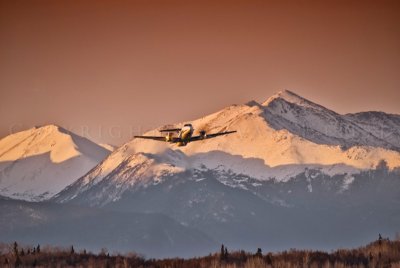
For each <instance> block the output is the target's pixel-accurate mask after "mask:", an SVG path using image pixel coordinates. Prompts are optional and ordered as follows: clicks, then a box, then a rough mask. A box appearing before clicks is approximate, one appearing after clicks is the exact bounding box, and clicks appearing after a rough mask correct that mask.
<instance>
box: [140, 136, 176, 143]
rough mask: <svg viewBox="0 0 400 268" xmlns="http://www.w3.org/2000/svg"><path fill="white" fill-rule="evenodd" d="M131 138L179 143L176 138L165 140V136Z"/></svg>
mask: <svg viewBox="0 0 400 268" xmlns="http://www.w3.org/2000/svg"><path fill="white" fill-rule="evenodd" d="M133 137H134V138H139V139H148V140H156V141H165V142H179V141H180V140H181V139H180V138H178V137H172V138H171V139H170V140H167V137H165V136H133Z"/></svg>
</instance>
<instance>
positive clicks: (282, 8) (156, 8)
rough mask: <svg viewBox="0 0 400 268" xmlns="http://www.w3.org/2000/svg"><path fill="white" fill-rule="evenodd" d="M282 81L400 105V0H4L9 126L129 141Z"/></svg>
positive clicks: (322, 99) (373, 105)
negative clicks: (61, 129) (60, 128)
mask: <svg viewBox="0 0 400 268" xmlns="http://www.w3.org/2000/svg"><path fill="white" fill-rule="evenodd" d="M282 88H287V89H290V90H292V91H294V92H296V93H298V94H299V95H302V96H304V97H306V98H308V99H310V100H312V101H315V102H317V103H319V104H322V105H324V106H326V107H328V108H331V109H333V110H335V111H337V112H340V113H347V112H356V111H365V110H381V111H385V112H389V113H398V114H400V1H363V0H360V1H350V0H343V1H333V0H324V1H322V0H321V1H301V0H293V1H283V0H279V1H266V0H263V1H248V0H246V1H244V0H243V1H234V0H229V1H215V0H212V1H206V0H199V1H195V0H184V1H172V0H159V1H157V0H142V1H111V0H110V1H98V0H97V1H77V0H76V1H75V0H57V1H55V0H49V1H35V0H26V1H18V0H9V1H3V0H0V137H2V136H4V135H7V134H8V133H10V131H17V130H21V129H26V128H29V127H32V126H34V125H42V124H47V123H56V124H59V125H61V126H64V127H66V128H68V129H70V130H73V131H75V132H77V133H79V134H84V135H86V136H88V137H89V138H92V139H93V140H95V141H100V142H109V143H112V144H120V143H121V142H123V141H125V140H128V139H129V137H130V136H131V135H132V134H137V133H138V132H142V131H144V130H148V129H149V128H153V127H157V126H159V125H163V124H167V123H173V122H179V121H184V120H190V119H195V118H197V117H199V116H202V115H205V114H209V113H211V112H215V111H217V110H219V109H221V108H223V107H225V106H227V105H230V104H233V103H244V102H247V101H249V100H252V99H254V100H256V101H260V102H262V101H263V100H265V99H267V98H268V97H269V96H270V95H272V94H273V93H274V92H276V91H277V90H279V89H282Z"/></svg>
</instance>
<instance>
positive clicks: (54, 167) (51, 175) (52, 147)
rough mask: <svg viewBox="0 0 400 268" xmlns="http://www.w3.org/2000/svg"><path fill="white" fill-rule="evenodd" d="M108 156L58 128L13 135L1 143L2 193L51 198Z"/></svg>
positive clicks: (0, 188)
mask: <svg viewBox="0 0 400 268" xmlns="http://www.w3.org/2000/svg"><path fill="white" fill-rule="evenodd" d="M108 154H109V151H108V150H106V149H104V148H103V147H101V146H99V145H97V144H95V143H93V142H91V141H89V140H88V139H85V138H82V137H80V136H78V135H76V134H74V133H72V132H69V131H67V130H65V129H63V128H61V127H58V126H55V125H47V126H43V127H38V128H32V129H29V130H26V131H21V132H18V133H15V134H11V135H9V136H6V137H4V138H3V139H1V140H0V194H1V195H4V196H8V197H12V198H17V199H25V200H41V199H46V198H49V197H51V196H52V195H53V194H54V193H57V192H58V191H60V190H61V189H63V188H64V187H65V186H67V185H69V184H70V183H72V182H73V181H74V180H76V178H79V177H80V176H82V175H84V174H85V173H86V172H88V171H89V170H90V169H91V168H93V167H94V166H95V165H96V164H98V163H99V162H100V161H101V160H103V159H104V158H105V157H106V156H107V155H108Z"/></svg>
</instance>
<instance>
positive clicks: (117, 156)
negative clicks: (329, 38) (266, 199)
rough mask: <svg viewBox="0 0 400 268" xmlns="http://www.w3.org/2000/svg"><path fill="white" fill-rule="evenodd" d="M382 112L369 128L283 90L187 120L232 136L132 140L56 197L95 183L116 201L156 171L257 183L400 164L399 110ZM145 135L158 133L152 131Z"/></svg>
mask: <svg viewBox="0 0 400 268" xmlns="http://www.w3.org/2000/svg"><path fill="white" fill-rule="evenodd" d="M383 115H384V116H385V118H389V119H387V120H391V121H390V122H392V124H391V125H384V124H382V123H381V122H380V123H377V124H375V125H374V128H372V127H366V124H367V123H364V121H362V119H361V118H360V116H357V115H340V114H337V113H335V112H333V111H331V110H329V109H326V108H324V107H323V106H320V105H318V104H315V103H313V102H311V101H308V100H306V99H304V98H302V97H300V96H298V95H296V94H294V93H292V92H290V91H287V90H284V91H280V92H278V93H277V94H275V95H274V96H272V97H270V98H269V99H268V100H267V101H265V102H264V103H262V104H259V103H257V102H255V101H252V102H250V103H247V104H243V105H232V106H229V107H227V108H225V109H223V110H221V111H219V112H216V113H213V114H211V115H208V116H205V117H203V118H200V119H197V120H194V121H192V122H191V123H192V124H193V126H194V128H195V129H196V130H197V131H200V130H206V131H207V132H210V133H214V132H219V131H224V130H237V131H238V132H237V133H235V134H231V135H228V136H225V137H218V138H214V139H208V140H203V141H199V142H193V143H190V144H188V145H187V146H186V147H176V146H175V145H172V146H171V145H167V144H164V143H161V142H157V141H152V140H141V139H133V140H131V141H129V142H128V143H126V144H124V145H123V146H121V147H120V148H118V149H116V150H115V151H114V152H113V153H112V154H110V155H109V156H108V157H107V158H106V159H105V160H104V161H103V162H102V163H100V164H99V165H98V166H96V167H95V168H94V169H93V170H91V172H89V173H88V174H86V175H85V176H83V177H82V178H80V179H79V180H77V181H76V182H75V183H74V184H72V185H71V186H70V187H69V188H67V189H66V190H65V191H63V192H62V193H60V194H59V195H58V197H57V200H59V201H67V200H70V199H73V198H75V197H76V196H78V195H80V194H83V195H84V192H85V191H86V190H89V189H90V188H91V187H93V186H94V185H96V184H98V183H105V182H107V183H108V184H111V185H118V190H115V192H112V193H110V192H108V191H103V192H102V193H98V194H97V195H96V198H97V199H98V201H94V203H96V204H104V202H105V203H107V202H112V201H115V200H117V199H119V198H120V197H121V196H122V194H123V193H124V191H125V190H126V189H129V188H132V187H135V186H137V185H145V184H147V183H148V184H152V183H158V181H159V178H160V177H161V175H165V174H170V175H171V176H173V175H174V174H177V173H180V172H184V171H185V170H193V169H211V170H220V171H226V172H227V171H229V172H231V173H233V174H244V175H246V176H249V177H252V178H254V179H257V180H259V181H266V180H270V179H274V180H277V181H286V180H289V179H290V178H293V177H295V176H296V175H298V174H300V173H302V172H304V171H305V170H306V169H310V168H311V169H316V170H319V172H321V173H322V174H326V175H330V176H332V175H335V174H355V173H359V172H360V171H361V170H368V169H374V168H375V167H376V166H377V165H378V163H379V162H380V161H382V160H384V161H385V162H386V163H387V165H388V167H389V168H390V169H393V168H395V167H399V166H400V149H399V147H398V144H397V143H396V141H397V140H396V139H398V137H399V134H398V133H399V129H400V126H399V125H398V116H395V115H388V114H383ZM383 115H382V116H383ZM367 121H368V122H369V123H371V122H373V121H371V120H367ZM377 121H378V122H379V120H377ZM181 125H182V124H176V125H172V126H173V127H175V126H176V127H178V126H181ZM381 130H382V131H383V130H385V133H393V134H392V139H391V140H390V141H387V140H386V139H384V138H383V137H382V136H380V135H378V132H379V131H381ZM146 134H147V135H159V133H158V131H157V130H153V131H150V132H148V133H146ZM164 177H165V176H164ZM72 189H74V190H72ZM67 193H68V194H67ZM102 196H104V198H103V197H102ZM100 199H101V200H102V201H99V200H100Z"/></svg>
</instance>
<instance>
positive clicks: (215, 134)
mask: <svg viewBox="0 0 400 268" xmlns="http://www.w3.org/2000/svg"><path fill="white" fill-rule="evenodd" d="M235 132H236V130H233V131H226V132H219V133H213V134H205V135H200V136H193V137H191V138H190V141H200V140H206V139H211V138H215V137H218V136H222V135H228V134H231V133H235Z"/></svg>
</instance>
